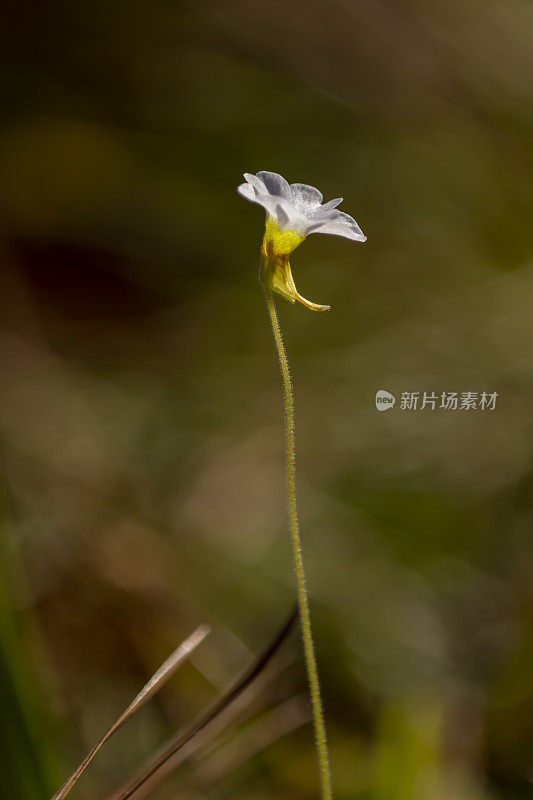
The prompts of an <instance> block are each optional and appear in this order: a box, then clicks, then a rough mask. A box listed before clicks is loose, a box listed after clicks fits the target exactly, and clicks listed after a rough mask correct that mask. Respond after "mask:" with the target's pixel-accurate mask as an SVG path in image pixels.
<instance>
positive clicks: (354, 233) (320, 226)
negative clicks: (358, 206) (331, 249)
mask: <svg viewBox="0 0 533 800" xmlns="http://www.w3.org/2000/svg"><path fill="white" fill-rule="evenodd" d="M309 233H329V234H331V235H332V236H344V237H345V238H346V239H353V241H355V242H366V236H365V235H364V233H363V231H362V230H361V228H360V227H359V225H358V224H357V222H356V221H355V220H354V218H353V217H350V215H349V214H345V213H344V212H343V211H334V212H332V213H330V214H329V216H328V217H327V218H326V219H325V220H324V222H320V221H319V220H317V225H316V226H313V230H312V231H309Z"/></svg>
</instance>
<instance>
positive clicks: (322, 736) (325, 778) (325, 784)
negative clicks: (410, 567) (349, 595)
mask: <svg viewBox="0 0 533 800" xmlns="http://www.w3.org/2000/svg"><path fill="white" fill-rule="evenodd" d="M265 295H266V302H267V307H268V313H269V315H270V322H271V323H272V332H273V334H274V342H275V344H276V350H277V353H278V359H279V365H280V367H281V375H282V378H283V394H284V402H285V431H286V458H287V496H288V502H289V522H290V529H291V540H292V552H293V558H294V568H295V572H296V585H297V589H298V605H299V608H300V624H301V627H302V638H303V644H304V654H305V665H306V668H307V678H308V680H309V688H310V693H311V704H312V707H313V721H314V727H315V741H316V749H317V756H318V765H319V770H320V785H321V796H322V800H331V798H332V789H331V769H330V762H329V751H328V742H327V737H326V725H325V722H324V712H323V709H322V698H321V694H320V681H319V678H318V669H317V663H316V655H315V646H314V643H313V633H312V630H311V615H310V613H309V599H308V596H307V587H306V580H305V571H304V563H303V558H302V544H301V540H300V526H299V523H298V509H297V506H296V480H295V463H294V459H295V452H294V394H293V389H292V381H291V373H290V368H289V361H288V358H287V353H286V351H285V346H284V344H283V339H282V336H281V329H280V325H279V320H278V315H277V312H276V305H275V302H274V297H273V296H272V289H271V288H270V287H269V286H265Z"/></svg>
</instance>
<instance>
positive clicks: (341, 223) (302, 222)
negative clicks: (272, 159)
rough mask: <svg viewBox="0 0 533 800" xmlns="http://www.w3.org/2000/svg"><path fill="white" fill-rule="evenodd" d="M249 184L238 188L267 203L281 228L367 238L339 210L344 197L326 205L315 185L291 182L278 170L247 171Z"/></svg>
mask: <svg viewBox="0 0 533 800" xmlns="http://www.w3.org/2000/svg"><path fill="white" fill-rule="evenodd" d="M244 177H245V178H246V183H241V185H240V186H239V187H238V189H237V191H238V192H239V194H241V195H242V196H243V197H245V198H246V199H247V200H250V201H251V202H252V203H258V204H259V205H260V206H263V208H264V209H265V211H266V212H267V214H268V216H269V217H272V218H273V219H275V220H276V222H277V223H278V226H279V228H280V230H282V231H283V230H285V229H287V228H288V229H291V230H295V231H299V232H300V233H302V234H303V235H304V236H308V235H309V234H310V233H331V234H333V235H334V236H344V237H346V239H353V240H354V241H356V242H364V241H366V236H365V235H364V233H363V232H362V230H361V228H360V227H359V225H358V224H357V222H356V221H355V220H354V219H353V217H350V216H349V215H348V214H345V213H344V212H343V211H337V206H338V205H340V204H341V203H342V197H337V198H336V199H335V200H330V201H329V202H327V203H324V204H323V205H322V200H323V197H322V194H321V193H320V192H319V191H318V189H315V187H314V186H307V185H306V184H305V183H291V184H290V185H289V184H288V183H287V181H286V180H285V178H283V177H282V176H281V175H278V173H277V172H266V171H264V170H263V171H261V172H258V173H257V175H251V174H250V173H249V172H245V173H244Z"/></svg>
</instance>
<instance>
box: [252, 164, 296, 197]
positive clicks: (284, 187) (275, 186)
mask: <svg viewBox="0 0 533 800" xmlns="http://www.w3.org/2000/svg"><path fill="white" fill-rule="evenodd" d="M256 177H257V178H259V180H261V181H262V182H263V183H264V185H265V186H266V190H267V192H269V194H273V195H276V196H277V197H284V198H285V199H286V200H290V199H291V190H290V187H289V184H288V183H287V181H286V180H285V178H284V177H283V176H282V175H278V173H277V172H267V171H266V170H261V171H260V172H258V173H257V175H256Z"/></svg>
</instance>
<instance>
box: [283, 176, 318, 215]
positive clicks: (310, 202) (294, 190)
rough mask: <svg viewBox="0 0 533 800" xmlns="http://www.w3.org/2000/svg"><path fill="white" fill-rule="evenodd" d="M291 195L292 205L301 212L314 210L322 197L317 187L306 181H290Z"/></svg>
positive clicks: (306, 212)
mask: <svg viewBox="0 0 533 800" xmlns="http://www.w3.org/2000/svg"><path fill="white" fill-rule="evenodd" d="M291 197H292V202H293V203H294V207H295V208H296V209H298V211H301V212H302V214H309V213H310V212H312V211H315V210H316V209H317V208H318V207H319V206H320V203H321V202H322V200H323V199H324V198H323V197H322V194H321V192H319V191H318V189H315V187H314V186H308V185H307V184H306V183H291Z"/></svg>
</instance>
